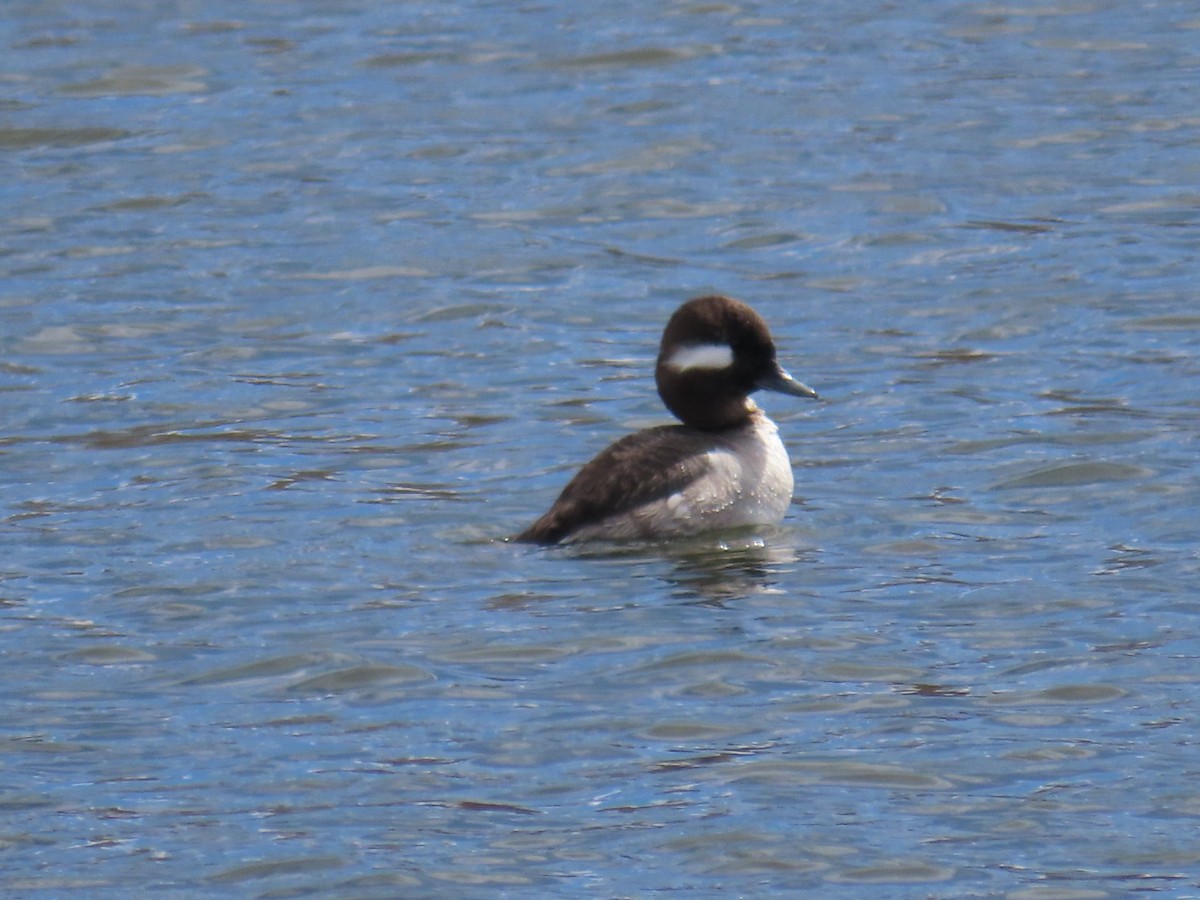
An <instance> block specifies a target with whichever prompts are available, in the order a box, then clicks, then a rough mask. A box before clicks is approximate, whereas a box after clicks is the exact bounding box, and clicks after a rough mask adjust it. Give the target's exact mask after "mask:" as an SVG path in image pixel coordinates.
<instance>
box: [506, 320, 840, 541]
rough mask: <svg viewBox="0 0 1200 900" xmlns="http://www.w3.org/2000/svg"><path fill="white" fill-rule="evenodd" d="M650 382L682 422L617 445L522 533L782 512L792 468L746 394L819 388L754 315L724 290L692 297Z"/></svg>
mask: <svg viewBox="0 0 1200 900" xmlns="http://www.w3.org/2000/svg"><path fill="white" fill-rule="evenodd" d="M654 381H655V383H656V384H657V386H658V395H659V397H661V398H662V401H663V403H664V404H666V407H667V409H669V410H670V411H671V412H672V413H673V414H674V415H675V416H676V417H677V418H678V419H680V420H681V421H682V422H683V424H682V425H660V426H658V427H657V428H647V429H645V430H644V431H639V432H636V433H635V434H630V435H627V436H625V437H623V438H621V439H620V440H619V441H617V442H616V443H615V444H612V445H611V446H610V447H608V448H607V449H606V450H604V451H602V452H601V453H600V454H599V455H598V456H597V457H596V458H595V459H593V460H592V461H591V462H589V463H588V464H587V465H586V466H584V467H583V468H582V469H580V470H579V472H578V474H576V476H575V477H574V478H573V479H571V481H570V483H569V484H568V485H567V486H566V487H565V488H564V489H563V492H562V494H560V495H559V498H558V499H557V500H556V501H554V505H553V506H551V507H550V509H549V511H548V512H547V513H546V514H545V515H544V516H542V517H541V518H540V519H538V520H537V521H536V522H534V523H533V524H532V525H530V526H529V527H528V528H527V529H525V531H523V532H521V534H519V535H517V538H516V539H517V540H519V541H531V542H535V543H539V544H556V543H559V542H567V541H577V540H593V539H600V540H627V539H631V538H656V537H668V536H675V535H686V534H695V533H698V532H702V531H709V530H712V529H718V528H732V527H736V526H739V525H774V524H776V523H778V522H779V521H780V520H781V519H783V514H784V513H785V512H786V511H787V507H788V504H789V503H791V500H792V486H793V484H794V482H793V479H792V464H791V461H790V460H789V459H788V455H787V450H785V449H784V446H783V442H782V441H781V440H780V439H779V430H778V429H777V428H776V427H775V423H774V422H772V421H771V420H770V419H769V418H767V415H766V413H764V412H763V411H762V410H760V409H759V408H758V407H757V406H756V405H755V404H754V401H752V400H751V399H750V394H751V393H752V392H754V391H756V390H760V389H761V390H768V391H778V392H779V393H781V394H791V395H792V396H794V397H813V398H815V397H816V396H817V392H816V391H814V390H813V389H812V388H810V387H807V386H805V385H803V384H801V383H800V382H798V381H796V380H795V379H794V378H792V376H791V375H789V374H788V373H787V372H785V371H784V370H783V369H782V368H781V367H780V365H779V363H778V362H777V361H776V359H775V343H774V342H773V341H772V340H771V333H770V331H768V330H767V324H766V322H764V321H763V320H762V318H761V317H760V316H759V315H758V313H756V312H755V311H754V310H753V309H751V308H750V307H749V306H747V305H746V304H745V303H741V302H740V301H737V300H733V299H730V298H729V297H720V296H713V297H697V298H696V299H694V300H689V301H687V302H686V303H684V304H683V305H682V306H681V307H679V309H677V310H675V313H674V315H672V316H671V319H670V321H668V322H667V327H666V329H665V330H664V331H663V336H662V344H661V345H660V347H659V351H658V362H657V364H656V365H655V368H654Z"/></svg>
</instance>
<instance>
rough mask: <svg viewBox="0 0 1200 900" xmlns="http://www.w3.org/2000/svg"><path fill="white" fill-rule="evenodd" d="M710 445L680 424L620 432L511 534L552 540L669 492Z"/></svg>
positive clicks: (690, 474)
mask: <svg viewBox="0 0 1200 900" xmlns="http://www.w3.org/2000/svg"><path fill="white" fill-rule="evenodd" d="M711 449H712V437H711V435H706V434H705V433H704V432H702V431H697V430H696V429H694V428H688V427H687V426H686V425H662V426H659V427H658V428H649V429H646V430H645V431H639V432H636V433H634V434H630V435H626V436H625V437H623V438H621V439H620V440H619V441H617V442H616V443H615V444H612V445H610V446H609V447H607V448H606V449H605V450H603V451H601V452H600V454H599V455H598V456H596V457H595V458H594V459H593V460H592V461H591V462H589V463H588V464H587V465H586V466H584V467H583V468H582V469H580V470H579V472H578V473H577V474H576V475H575V477H574V478H572V479H571V481H570V482H569V483H568V484H567V486H566V487H565V488H563V492H562V493H561V494H560V495H559V497H558V499H557V500H555V501H554V505H553V506H551V507H550V509H549V510H548V511H547V512H546V514H545V515H543V516H542V517H541V518H540V519H538V520H537V521H536V522H534V523H533V524H532V525H530V526H529V527H528V528H526V529H525V530H524V531H523V532H521V533H520V534H519V535H517V537H516V540H518V541H530V542H533V543H538V544H556V543H558V542H559V541H562V540H564V539H566V538H568V537H570V536H571V534H572V533H573V532H574V531H576V530H577V529H579V528H581V527H582V526H584V525H592V524H596V523H597V522H601V521H603V520H604V519H606V518H611V517H612V516H616V515H620V514H621V513H626V512H629V511H630V510H632V509H636V508H637V507H639V506H642V505H644V504H646V503H651V502H653V501H655V500H661V499H663V498H664V497H669V496H670V495H672V494H675V493H677V492H679V491H680V490H682V489H683V488H684V487H686V486H687V485H688V484H690V483H691V482H693V481H695V480H696V479H697V478H699V477H700V476H701V475H703V474H704V473H705V471H707V469H708V467H709V465H710V463H709V460H708V459H707V456H706V454H707V453H708V451H709V450H711Z"/></svg>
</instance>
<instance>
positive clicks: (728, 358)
mask: <svg viewBox="0 0 1200 900" xmlns="http://www.w3.org/2000/svg"><path fill="white" fill-rule="evenodd" d="M667 365H668V366H669V367H671V368H672V369H674V370H675V371H677V372H686V371H688V370H689V369H714V370H716V369H728V368H729V367H730V366H731V365H733V348H732V347H730V346H729V345H728V344H690V345H689V346H686V347H680V348H679V349H678V350H676V351H675V352H674V353H672V354H671V356H670V357H669V358H668V359H667Z"/></svg>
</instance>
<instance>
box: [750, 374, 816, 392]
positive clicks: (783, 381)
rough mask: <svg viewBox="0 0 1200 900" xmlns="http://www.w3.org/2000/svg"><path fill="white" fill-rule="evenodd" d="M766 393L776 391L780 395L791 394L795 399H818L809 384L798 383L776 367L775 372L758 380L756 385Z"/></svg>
mask: <svg viewBox="0 0 1200 900" xmlns="http://www.w3.org/2000/svg"><path fill="white" fill-rule="evenodd" d="M755 386H756V387H758V388H760V389H761V390H764V391H775V392H776V393H778V394H791V395H792V396H793V397H810V398H811V399H813V400H816V399H817V396H818V395H817V392H816V391H814V390H813V389H812V388H810V387H809V386H808V385H807V384H804V383H803V382H800V381H797V380H796V379H795V378H793V377H792V376H791V375H789V374H788V373H787V372H785V371H784V370H783V369H780V368H778V367H776V369H775V371H774V372H772V373H771V374H769V375H765V376H763V377H762V378H760V379H758V382H757V383H756V385H755Z"/></svg>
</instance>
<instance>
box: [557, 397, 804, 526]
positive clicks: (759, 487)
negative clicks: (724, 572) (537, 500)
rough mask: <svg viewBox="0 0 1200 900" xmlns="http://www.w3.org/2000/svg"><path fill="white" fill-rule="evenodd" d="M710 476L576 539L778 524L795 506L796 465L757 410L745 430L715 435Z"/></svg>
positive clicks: (774, 428) (711, 451) (710, 458)
mask: <svg viewBox="0 0 1200 900" xmlns="http://www.w3.org/2000/svg"><path fill="white" fill-rule="evenodd" d="M705 457H706V459H707V462H708V466H707V470H706V472H705V473H704V474H703V475H702V476H701V477H699V478H697V479H696V480H695V481H692V482H691V483H690V484H688V485H687V486H686V487H685V488H684V489H683V490H681V491H679V492H678V493H676V494H672V495H671V496H669V497H666V498H664V499H662V500H655V501H654V502H652V503H647V504H645V505H644V506H640V507H638V508H637V509H634V510H632V511H630V512H627V513H623V514H621V515H619V516H615V517H613V518H611V519H607V520H605V521H603V522H599V523H597V524H595V525H591V526H588V527H585V528H583V529H580V530H579V532H577V533H576V534H575V535H573V538H576V539H578V538H583V539H589V538H601V539H616V540H622V539H628V538H638V537H656V536H663V535H684V534H695V533H697V532H701V531H710V530H715V529H721V528H735V527H738V526H745V525H775V524H777V523H778V522H779V521H780V520H781V519H782V518H783V516H784V513H786V512H787V508H788V506H789V505H790V504H791V502H792V488H793V486H794V483H795V482H794V480H793V478H792V464H791V461H790V460H789V459H788V455H787V450H786V449H785V448H784V446H783V441H781V440H780V439H779V430H778V429H777V428H776V427H775V423H774V422H772V421H771V420H770V419H768V418H767V417H766V415H764V414H763V413H762V412H760V411H756V412H755V413H754V415H753V417H752V418H751V420H750V422H748V423H747V424H746V425H745V426H743V427H741V428H737V429H734V430H733V431H731V432H719V433H715V434H714V435H713V448H712V449H711V450H709V451H708V453H706V454H705Z"/></svg>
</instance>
